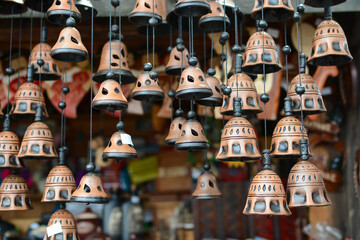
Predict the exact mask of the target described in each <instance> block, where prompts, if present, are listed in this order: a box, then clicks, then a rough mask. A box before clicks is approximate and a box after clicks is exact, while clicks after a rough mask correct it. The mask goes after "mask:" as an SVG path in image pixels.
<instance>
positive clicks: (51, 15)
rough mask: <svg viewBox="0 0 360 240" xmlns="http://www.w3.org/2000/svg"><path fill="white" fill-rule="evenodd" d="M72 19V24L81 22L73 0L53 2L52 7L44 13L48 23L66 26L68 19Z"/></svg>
mask: <svg viewBox="0 0 360 240" xmlns="http://www.w3.org/2000/svg"><path fill="white" fill-rule="evenodd" d="M70 17H72V18H73V20H74V23H73V25H72V27H73V26H74V25H75V23H79V22H80V21H81V14H80V12H79V10H78V9H77V7H76V5H75V0H54V2H53V4H52V6H51V7H50V8H49V9H48V10H47V12H46V18H47V20H48V21H49V22H51V23H54V24H58V25H66V26H68V23H67V21H68V18H70Z"/></svg>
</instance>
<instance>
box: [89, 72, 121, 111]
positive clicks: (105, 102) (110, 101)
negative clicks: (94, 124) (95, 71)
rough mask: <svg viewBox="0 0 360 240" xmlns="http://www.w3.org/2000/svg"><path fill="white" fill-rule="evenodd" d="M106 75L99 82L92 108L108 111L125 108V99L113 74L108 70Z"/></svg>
mask: <svg viewBox="0 0 360 240" xmlns="http://www.w3.org/2000/svg"><path fill="white" fill-rule="evenodd" d="M106 76H107V80H106V81H104V82H103V83H101V85H100V88H99V91H98V92H97V94H96V96H95V97H94V99H93V101H92V106H93V108H95V109H99V110H108V111H109V112H114V111H115V110H124V109H126V108H127V106H128V105H127V99H126V98H125V96H124V94H123V92H122V89H121V86H120V84H119V82H118V81H117V80H116V77H115V75H114V74H113V72H108V74H107V75H106Z"/></svg>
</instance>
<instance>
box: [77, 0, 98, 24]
mask: <svg viewBox="0 0 360 240" xmlns="http://www.w3.org/2000/svg"><path fill="white" fill-rule="evenodd" d="M75 5H76V7H77V9H78V10H79V12H80V14H81V18H82V19H90V18H91V15H92V12H93V11H94V17H96V15H97V10H96V8H95V7H94V6H93V5H92V3H91V0H79V1H76V2H75Z"/></svg>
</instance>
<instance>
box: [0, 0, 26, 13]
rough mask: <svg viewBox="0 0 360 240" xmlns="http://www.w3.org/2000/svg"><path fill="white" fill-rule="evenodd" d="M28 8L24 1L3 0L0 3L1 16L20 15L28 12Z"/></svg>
mask: <svg viewBox="0 0 360 240" xmlns="http://www.w3.org/2000/svg"><path fill="white" fill-rule="evenodd" d="M26 10H27V7H26V6H25V4H24V0H2V1H0V14H1V15H7V14H20V13H24V12H26Z"/></svg>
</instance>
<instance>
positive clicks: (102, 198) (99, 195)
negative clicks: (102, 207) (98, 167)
mask: <svg viewBox="0 0 360 240" xmlns="http://www.w3.org/2000/svg"><path fill="white" fill-rule="evenodd" d="M71 201H73V202H83V203H100V204H102V203H107V202H109V197H108V195H107V194H106V192H105V190H104V188H103V185H102V181H101V178H100V176H98V175H96V174H94V173H87V174H86V175H84V176H83V177H82V178H81V181H80V183H79V186H78V187H77V189H76V190H75V192H73V194H72V196H71Z"/></svg>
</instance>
